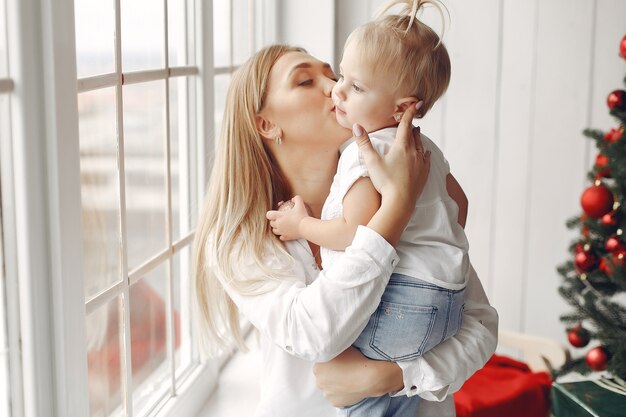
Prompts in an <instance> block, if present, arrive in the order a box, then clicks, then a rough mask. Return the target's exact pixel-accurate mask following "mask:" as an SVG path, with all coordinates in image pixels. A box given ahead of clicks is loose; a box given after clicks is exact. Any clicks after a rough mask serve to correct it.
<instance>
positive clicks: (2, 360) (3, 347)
mask: <svg viewBox="0 0 626 417" xmlns="http://www.w3.org/2000/svg"><path fill="white" fill-rule="evenodd" d="M1 3H2V0H0V4H1ZM0 7H1V6H0ZM2 12H3V10H2V9H1V8H0V22H2V21H3V20H2V19H3V14H2ZM4 56H5V55H4V53H0V57H4ZM8 97H9V96H8V95H7V94H0V147H2V144H3V143H5V141H8V140H9V108H8V100H9V99H8ZM0 172H1V171H0ZM0 191H1V190H0ZM2 195H3V194H2V192H0V196H2ZM5 198H6V197H5ZM0 203H2V202H1V201H0ZM9 204H10V202H9ZM3 219H4V217H3V215H2V205H1V204H0V416H7V417H8V416H10V415H11V391H10V386H11V384H10V377H9V375H10V373H9V338H8V333H7V324H8V321H7V299H6V290H7V288H6V277H5V276H4V274H5V268H4V241H3V237H4V232H3V224H2V221H3Z"/></svg>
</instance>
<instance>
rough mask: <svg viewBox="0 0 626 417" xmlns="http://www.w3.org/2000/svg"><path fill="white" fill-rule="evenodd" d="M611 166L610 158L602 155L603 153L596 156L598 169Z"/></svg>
mask: <svg viewBox="0 0 626 417" xmlns="http://www.w3.org/2000/svg"><path fill="white" fill-rule="evenodd" d="M608 164H609V157H608V156H606V155H602V154H601V153H599V154H598V156H596V166H597V167H598V168H605V167H606V166H607V165H608Z"/></svg>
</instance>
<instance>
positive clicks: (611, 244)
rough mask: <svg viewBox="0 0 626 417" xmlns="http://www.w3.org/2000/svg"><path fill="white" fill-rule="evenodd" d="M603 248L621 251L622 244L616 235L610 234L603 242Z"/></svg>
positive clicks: (608, 250)
mask: <svg viewBox="0 0 626 417" xmlns="http://www.w3.org/2000/svg"><path fill="white" fill-rule="evenodd" d="M604 249H606V251H607V252H610V253H615V252H623V251H624V245H623V244H622V242H621V241H620V240H619V238H618V237H617V236H611V237H610V238H608V239H607V240H606V242H605V243H604Z"/></svg>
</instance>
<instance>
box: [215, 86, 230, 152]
mask: <svg viewBox="0 0 626 417" xmlns="http://www.w3.org/2000/svg"><path fill="white" fill-rule="evenodd" d="M229 83H230V74H220V75H216V76H215V86H214V88H215V96H214V97H215V138H216V142H217V140H218V139H219V137H220V132H221V129H222V117H224V103H225V102H226V93H227V92H228V85H229Z"/></svg>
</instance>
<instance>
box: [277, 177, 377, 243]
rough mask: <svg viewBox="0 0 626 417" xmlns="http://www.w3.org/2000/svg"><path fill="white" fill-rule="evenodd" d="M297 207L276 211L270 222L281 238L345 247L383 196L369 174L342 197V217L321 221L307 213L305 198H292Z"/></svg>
mask: <svg viewBox="0 0 626 417" xmlns="http://www.w3.org/2000/svg"><path fill="white" fill-rule="evenodd" d="M293 202H294V207H293V208H292V209H291V210H287V211H273V212H268V214H269V213H272V215H271V217H276V219H275V220H273V221H272V222H270V225H271V226H272V231H273V232H274V234H276V235H279V236H280V240H283V241H285V240H294V239H301V238H302V239H306V240H308V241H309V242H313V243H315V244H316V245H319V246H323V247H325V248H329V249H334V250H344V249H345V248H347V247H348V246H350V244H351V243H352V239H353V238H354V234H355V233H356V229H357V227H358V226H359V225H366V224H367V223H368V222H369V221H370V219H371V218H372V216H373V215H374V213H376V211H377V210H378V208H379V207H380V195H379V194H378V192H376V189H375V188H374V186H373V185H372V182H371V181H370V179H369V178H367V177H362V178H359V179H358V180H357V181H356V182H355V183H354V184H352V187H350V189H349V190H348V192H347V193H346V195H345V196H344V198H343V217H338V218H336V219H332V220H319V219H316V218H315V217H311V216H309V215H308V213H307V211H306V207H305V206H304V202H303V201H302V198H300V197H298V196H296V197H294V199H293Z"/></svg>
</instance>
